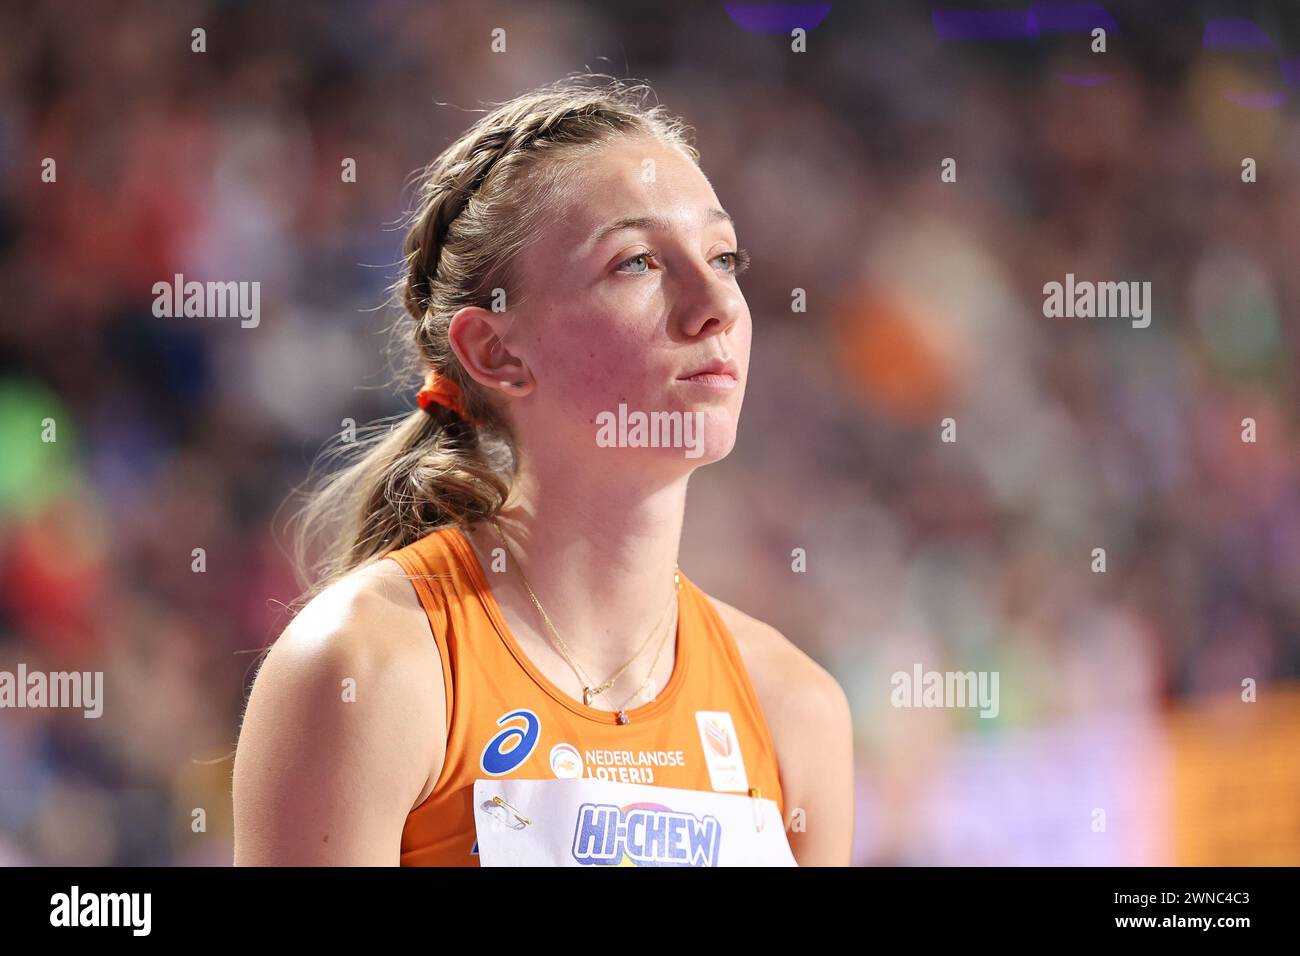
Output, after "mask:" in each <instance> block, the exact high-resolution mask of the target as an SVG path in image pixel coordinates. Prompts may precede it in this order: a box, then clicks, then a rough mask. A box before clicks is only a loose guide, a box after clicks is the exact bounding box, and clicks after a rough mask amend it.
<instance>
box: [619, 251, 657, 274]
mask: <svg viewBox="0 0 1300 956" xmlns="http://www.w3.org/2000/svg"><path fill="white" fill-rule="evenodd" d="M654 255H655V254H654V253H653V252H641V253H638V254H637V255H635V256H632V257H631V258H630V259H624V260H623V261H622V262H620V263H619V264H618V269H619V271H620V272H623V271H631V272H646V271H648V270H649V264H648V263H647V264H646V268H645V269H632V270H624V269H623V267H624V266H625V265H627V264H628V263H629V262H636V261H637V260H639V259H653V258H654Z"/></svg>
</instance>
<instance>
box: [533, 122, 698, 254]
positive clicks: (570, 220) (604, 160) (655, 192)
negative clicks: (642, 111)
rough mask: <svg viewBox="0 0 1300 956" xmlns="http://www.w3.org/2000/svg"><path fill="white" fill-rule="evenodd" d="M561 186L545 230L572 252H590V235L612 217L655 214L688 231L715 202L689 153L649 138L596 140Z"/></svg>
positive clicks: (693, 228)
mask: <svg viewBox="0 0 1300 956" xmlns="http://www.w3.org/2000/svg"><path fill="white" fill-rule="evenodd" d="M564 185H565V188H563V189H561V190H559V191H558V194H557V201H556V202H555V207H554V208H553V209H552V215H551V216H550V217H549V218H550V224H551V225H550V228H549V229H548V230H547V231H548V232H549V234H550V236H551V238H552V239H553V240H554V241H555V242H556V243H557V244H558V245H560V246H561V247H562V248H564V249H566V250H568V251H569V252H571V253H572V254H574V255H583V254H585V253H587V252H590V251H592V248H593V247H592V246H591V244H590V240H591V238H592V237H593V234H594V233H596V232H597V231H598V230H599V229H600V228H601V227H602V226H605V225H607V224H608V223H610V222H612V221H614V220H616V219H622V218H625V217H634V216H657V217H661V218H665V219H668V220H669V221H671V222H672V224H673V226H674V227H675V228H681V229H684V230H687V231H693V230H696V229H699V228H703V227H704V226H706V225H708V218H707V216H706V213H707V212H708V210H710V209H711V208H714V207H716V206H718V205H719V203H718V198H717V196H716V195H714V192H713V187H712V186H711V185H710V184H709V181H708V179H706V178H705V176H704V174H703V173H702V172H700V170H699V167H697V166H696V165H695V163H693V162H692V161H691V159H690V157H688V156H687V155H686V154H685V153H683V152H682V151H681V150H680V149H678V148H677V147H676V146H674V145H672V144H670V143H665V142H663V141H662V140H659V139H657V138H655V137H647V136H636V137H629V136H621V137H618V138H616V139H614V140H611V141H609V142H607V143H603V144H601V145H600V146H599V147H596V148H595V149H593V150H592V151H590V152H588V153H586V154H585V155H584V156H582V158H581V159H579V160H577V162H576V165H575V167H574V170H573V172H572V174H571V175H570V176H569V177H567V178H566V182H565V184H564Z"/></svg>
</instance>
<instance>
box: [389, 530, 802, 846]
mask: <svg viewBox="0 0 1300 956" xmlns="http://www.w3.org/2000/svg"><path fill="white" fill-rule="evenodd" d="M387 557H391V558H393V559H394V560H396V561H397V563H398V564H399V565H401V567H402V568H403V570H405V571H406V573H407V575H408V576H409V577H410V578H411V579H412V583H413V584H414V586H415V589H416V593H417V594H418V595H419V599H420V603H421V605H423V607H424V610H425V613H426V614H427V615H428V618H429V625H430V628H431V630H432V631H433V638H434V640H435V641H437V643H438V651H439V653H440V654H441V656H442V676H443V681H444V684H445V686H446V689H447V727H448V732H447V754H446V759H445V761H444V763H443V768H442V773H441V775H440V776H439V777H438V780H437V783H436V784H435V786H434V788H433V791H432V792H431V793H430V794H429V796H428V797H427V798H426V799H425V800H424V801H423V802H422V803H421V804H420V805H419V806H418V807H416V808H415V809H414V810H412V811H411V812H410V813H409V814H408V815H407V818H406V825H405V827H404V828H403V829H402V846H401V865H402V866H478V865H479V858H478V848H477V841H476V839H475V826H474V812H473V805H472V802H473V791H474V781H475V780H476V779H483V778H496V777H503V776H513V777H520V778H525V779H552V778H556V777H576V776H585V777H596V778H601V779H606V780H617V781H624V782H629V783H643V784H653V785H658V786H665V787H678V788H683V789H692V790H713V789H715V788H716V789H719V790H723V791H733V792H735V791H739V792H742V793H750V794H751V795H758V796H762V797H766V798H769V799H771V800H773V801H775V802H776V805H777V808H778V809H779V810H780V812H781V819H783V820H784V819H785V805H784V803H783V800H782V794H781V782H780V778H779V775H778V771H777V763H776V749H775V747H774V746H773V744H772V735H771V733H770V732H769V730H768V727H767V723H766V721H765V720H764V718H763V712H762V709H761V708H760V706H759V702H758V697H757V696H756V695H755V693H754V688H753V685H752V684H751V683H750V681H749V676H748V674H746V672H745V666H744V663H743V661H742V659H741V656H740V652H739V649H738V648H737V647H736V642H735V638H734V637H733V636H732V634H731V632H730V631H729V630H728V628H727V626H726V625H725V624H724V623H723V622H722V619H721V618H720V617H719V615H718V612H717V609H716V608H715V607H714V606H713V604H712V602H710V600H709V598H708V596H707V595H706V594H705V593H704V592H703V591H701V590H700V589H699V588H698V587H696V586H695V584H694V583H693V582H692V581H691V580H690V579H689V578H687V576H686V575H685V574H684V573H683V574H682V575H681V580H682V589H681V592H680V596H679V610H678V626H677V643H676V658H675V660H674V663H673V671H672V675H671V677H670V678H669V680H668V683H667V685H666V686H665V687H664V689H663V690H662V691H661V692H660V694H659V696H658V697H656V698H655V699H654V700H653V701H650V702H649V703H646V704H643V705H642V706H640V707H636V708H633V709H632V710H629V711H627V716H628V718H629V721H630V722H629V723H626V724H619V723H618V722H617V719H616V717H615V715H614V713H613V712H612V711H608V710H600V709H598V708H595V707H589V706H587V705H585V704H583V703H582V702H581V701H579V700H576V699H574V698H572V697H570V696H569V695H568V694H566V693H565V692H564V691H562V690H561V689H560V688H559V687H558V686H556V685H555V684H554V683H552V682H551V681H550V680H549V679H548V678H547V677H546V676H545V675H544V674H543V673H542V672H541V671H540V670H538V669H537V667H536V666H534V665H533V663H532V661H530V660H529V659H528V658H527V657H526V656H525V655H524V652H523V650H522V649H521V647H520V646H519V644H518V643H517V642H516V641H515V638H514V636H513V635H512V634H511V633H510V629H509V628H508V627H507V625H506V622H505V619H504V617H503V616H502V614H501V609H500V607H499V606H498V605H497V603H496V598H495V597H494V596H493V594H492V589H491V587H490V586H489V585H488V583H487V580H486V578H485V576H484V573H483V569H482V568H481V567H480V565H479V562H478V558H477V556H476V555H475V553H474V551H473V549H472V548H471V546H470V544H469V541H468V540H467V539H466V537H465V536H464V534H463V533H462V532H461V531H460V529H459V528H458V527H456V526H448V527H445V528H441V529H439V530H437V531H435V532H433V533H431V534H429V535H427V536H426V537H424V538H422V539H420V540H419V541H416V542H414V543H413V544H410V545H408V546H406V547H404V548H401V549H398V550H395V551H392V552H389V554H388V555H387ZM715 785H716V787H715ZM755 790H757V791H758V792H757V794H755V793H754V791H755Z"/></svg>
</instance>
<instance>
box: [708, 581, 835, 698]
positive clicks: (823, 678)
mask: <svg viewBox="0 0 1300 956" xmlns="http://www.w3.org/2000/svg"><path fill="white" fill-rule="evenodd" d="M709 600H710V601H712V602H713V604H714V605H715V606H716V607H717V609H718V613H719V614H720V615H721V617H722V620H723V623H725V624H726V625H727V627H728V628H729V629H730V630H731V633H732V636H734V637H735V638H736V645H737V646H738V647H739V648H740V654H741V656H742V657H743V658H744V660H745V668H746V670H747V671H748V672H749V679H750V681H751V682H752V683H753V684H754V690H755V692H757V693H758V695H759V697H760V698H763V708H764V710H765V711H766V710H767V705H768V698H769V697H770V698H771V699H772V702H773V704H774V705H779V706H780V707H781V708H782V709H788V708H791V707H793V708H795V709H796V710H797V711H798V712H799V713H801V714H810V713H813V712H818V709H819V705H824V704H826V703H831V704H834V703H837V702H838V701H839V700H840V699H843V698H844V691H843V689H842V688H841V687H840V685H839V682H838V681H837V680H836V679H835V678H834V676H832V675H831V673H830V671H828V670H826V668H824V667H822V666H821V665H820V664H818V663H817V662H816V661H815V660H813V659H812V658H811V657H809V656H808V655H807V654H806V653H805V652H804V651H803V650H801V649H800V648H799V647H798V646H797V645H796V644H794V642H792V641H791V640H790V639H789V638H787V637H786V636H785V635H784V634H782V633H781V632H780V631H778V630H777V629H776V628H775V627H773V626H772V625H771V624H767V623H765V622H763V621H760V620H759V619H758V618H756V617H753V616H751V615H749V614H746V613H745V612H744V611H741V610H739V609H738V608H735V607H732V606H731V605H730V604H727V603H726V602H724V601H720V600H718V599H717V598H715V597H713V596H712V595H710V596H709ZM760 685H762V686H761V687H760ZM845 703H846V706H847V701H846V702H845ZM810 709H811V710H810Z"/></svg>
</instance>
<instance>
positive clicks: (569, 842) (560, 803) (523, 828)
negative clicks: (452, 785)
mask: <svg viewBox="0 0 1300 956" xmlns="http://www.w3.org/2000/svg"><path fill="white" fill-rule="evenodd" d="M474 826H475V829H476V830H477V833H478V852H479V864H480V865H481V866H798V863H796V862H795V859H794V854H793V853H791V852H790V843H789V841H788V840H787V839H786V835H785V827H784V826H783V825H782V822H781V814H780V811H779V810H778V809H777V806H776V803H775V801H773V800H769V799H766V798H764V797H747V796H743V795H741V794H735V793H712V792H710V791H706V790H679V789H676V788H674V787H656V786H651V785H647V784H638V783H622V782H619V781H615V780H598V779H594V778H591V777H579V778H576V779H570V780H515V779H508V778H506V779H496V780H491V779H479V780H475V781H474Z"/></svg>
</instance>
